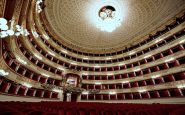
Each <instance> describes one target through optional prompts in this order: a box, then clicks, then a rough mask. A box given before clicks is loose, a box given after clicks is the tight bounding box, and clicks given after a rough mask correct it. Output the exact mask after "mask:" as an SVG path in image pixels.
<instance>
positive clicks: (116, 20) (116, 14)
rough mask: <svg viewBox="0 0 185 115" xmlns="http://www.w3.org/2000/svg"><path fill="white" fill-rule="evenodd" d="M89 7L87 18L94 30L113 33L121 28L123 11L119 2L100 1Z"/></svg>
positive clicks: (110, 0) (114, 0) (115, 0)
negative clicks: (94, 27)
mask: <svg viewBox="0 0 185 115" xmlns="http://www.w3.org/2000/svg"><path fill="white" fill-rule="evenodd" d="M91 5H92V6H91V7H89V14H88V16H90V17H89V19H90V21H91V22H93V25H95V26H96V28H98V29H100V30H101V31H104V32H113V31H114V30H115V29H116V28H118V27H119V26H121V23H122V21H123V14H124V9H123V6H122V4H121V3H120V2H119V1H117V0H102V1H98V2H94V3H93V4H91Z"/></svg>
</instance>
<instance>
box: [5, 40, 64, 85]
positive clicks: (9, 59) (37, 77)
mask: <svg viewBox="0 0 185 115" xmlns="http://www.w3.org/2000/svg"><path fill="white" fill-rule="evenodd" d="M3 58H4V60H5V62H6V64H7V65H8V66H9V67H10V68H11V69H12V70H14V72H15V73H18V74H19V75H20V76H23V77H26V78H29V79H32V80H34V81H37V82H40V83H42V84H45V83H46V84H50V85H56V86H61V81H60V80H56V79H53V78H48V77H45V76H43V75H41V74H38V73H35V72H33V71H32V70H30V69H29V68H27V67H26V66H24V65H23V64H20V63H18V62H17V61H16V60H15V57H14V56H13V55H12V54H11V52H10V51H8V48H7V46H6V43H5V42H3Z"/></svg>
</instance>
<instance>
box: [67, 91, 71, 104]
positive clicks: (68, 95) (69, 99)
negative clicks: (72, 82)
mask: <svg viewBox="0 0 185 115" xmlns="http://www.w3.org/2000/svg"><path fill="white" fill-rule="evenodd" d="M67 102H71V93H67Z"/></svg>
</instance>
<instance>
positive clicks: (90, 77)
mask: <svg viewBox="0 0 185 115" xmlns="http://www.w3.org/2000/svg"><path fill="white" fill-rule="evenodd" d="M183 64H185V56H183V57H180V58H178V59H174V60H171V61H169V62H164V63H162V64H159V65H155V66H152V67H149V68H144V69H138V70H137V71H132V72H128V73H122V74H115V75H82V79H84V80H114V79H124V78H132V77H141V76H143V75H150V74H152V73H154V72H160V71H162V70H166V69H170V68H175V67H178V66H181V65H183Z"/></svg>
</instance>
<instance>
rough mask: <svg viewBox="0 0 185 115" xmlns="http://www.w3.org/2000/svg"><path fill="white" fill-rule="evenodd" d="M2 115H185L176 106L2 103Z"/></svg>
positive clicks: (0, 103) (183, 109)
mask: <svg viewBox="0 0 185 115" xmlns="http://www.w3.org/2000/svg"><path fill="white" fill-rule="evenodd" d="M0 108H1V111H0V114H1V115H184V114H185V106H184V105H181V104H179V105H175V104H113V103H82V102H81V103H74V102H73V103H67V102H63V103H61V102H37V103H30V102H0Z"/></svg>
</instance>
